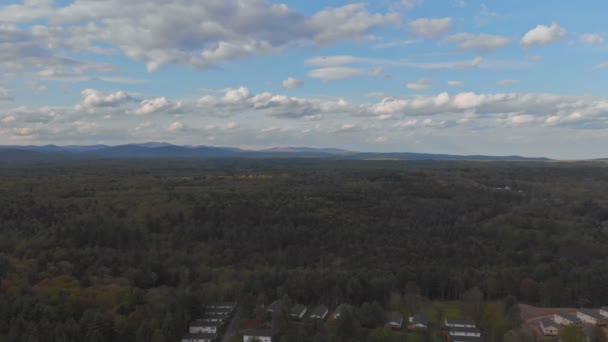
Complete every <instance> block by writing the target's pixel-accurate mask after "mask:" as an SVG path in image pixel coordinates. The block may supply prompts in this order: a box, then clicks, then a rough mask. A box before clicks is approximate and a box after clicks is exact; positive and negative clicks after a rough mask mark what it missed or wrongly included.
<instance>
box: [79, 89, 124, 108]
mask: <svg viewBox="0 0 608 342" xmlns="http://www.w3.org/2000/svg"><path fill="white" fill-rule="evenodd" d="M80 95H81V96H82V102H81V105H82V106H83V107H85V108H99V107H114V106H118V105H121V104H124V103H126V102H128V101H130V100H131V97H130V96H129V94H127V93H126V92H124V91H118V92H115V93H110V94H103V93H102V92H100V91H98V90H95V89H85V90H83V91H82V92H81V93H80Z"/></svg>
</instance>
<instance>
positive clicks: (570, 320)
mask: <svg viewBox="0 0 608 342" xmlns="http://www.w3.org/2000/svg"><path fill="white" fill-rule="evenodd" d="M553 320H554V321H555V323H557V324H561V325H570V324H580V323H581V320H580V319H579V318H578V317H576V316H575V315H572V314H569V313H567V312H558V313H556V314H555V315H554V316H553Z"/></svg>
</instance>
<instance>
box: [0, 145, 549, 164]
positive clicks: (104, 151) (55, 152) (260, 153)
mask: <svg viewBox="0 0 608 342" xmlns="http://www.w3.org/2000/svg"><path fill="white" fill-rule="evenodd" d="M120 158H339V159H395V160H477V161H546V160H549V159H548V158H542V157H540V158H529V157H522V156H484V155H451V154H428V153H411V152H392V153H378V152H359V151H348V150H342V149H336V148H310V147H275V148H269V149H262V150H243V149H239V148H232V147H215V146H189V145H172V144H168V143H164V142H147V143H142V144H127V145H117V146H109V145H86V146H78V145H68V146H57V145H45V146H36V145H28V146H0V161H2V160H82V159H120Z"/></svg>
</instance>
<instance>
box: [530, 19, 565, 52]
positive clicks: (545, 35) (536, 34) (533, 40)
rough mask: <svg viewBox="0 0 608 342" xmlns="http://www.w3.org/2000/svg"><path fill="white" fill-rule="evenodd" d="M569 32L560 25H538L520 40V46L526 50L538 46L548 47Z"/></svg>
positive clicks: (554, 23)
mask: <svg viewBox="0 0 608 342" xmlns="http://www.w3.org/2000/svg"><path fill="white" fill-rule="evenodd" d="M566 35H567V32H566V30H565V29H564V28H562V27H561V26H559V24H558V23H556V22H553V23H552V24H551V26H545V25H538V26H536V27H535V28H533V29H532V30H530V31H528V33H526V34H525V35H524V36H523V37H522V38H521V40H520V44H521V46H522V47H524V48H530V47H533V46H537V45H548V44H551V43H555V42H557V41H558V40H560V39H562V38H564V37H565V36H566Z"/></svg>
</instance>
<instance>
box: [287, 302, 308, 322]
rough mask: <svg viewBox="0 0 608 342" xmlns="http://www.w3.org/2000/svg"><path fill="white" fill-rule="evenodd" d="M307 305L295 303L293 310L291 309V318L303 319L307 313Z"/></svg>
mask: <svg viewBox="0 0 608 342" xmlns="http://www.w3.org/2000/svg"><path fill="white" fill-rule="evenodd" d="M306 310H307V309H306V306H304V305H302V304H296V305H294V306H293V307H292V308H291V310H289V318H291V319H295V320H302V319H303V318H304V315H306Z"/></svg>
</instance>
